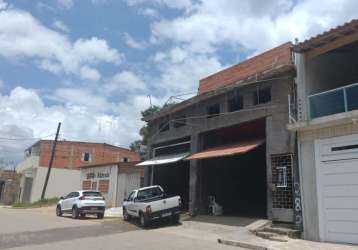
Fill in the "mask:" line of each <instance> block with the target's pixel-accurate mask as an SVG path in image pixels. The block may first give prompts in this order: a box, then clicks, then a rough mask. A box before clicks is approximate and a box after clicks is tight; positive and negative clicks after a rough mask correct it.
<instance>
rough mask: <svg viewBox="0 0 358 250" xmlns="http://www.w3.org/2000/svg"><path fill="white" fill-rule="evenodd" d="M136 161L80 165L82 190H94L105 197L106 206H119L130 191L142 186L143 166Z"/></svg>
mask: <svg viewBox="0 0 358 250" xmlns="http://www.w3.org/2000/svg"><path fill="white" fill-rule="evenodd" d="M137 163H138V162H113V163H103V164H94V165H86V166H82V167H81V184H82V189H83V190H96V191H99V192H101V193H102V195H103V196H104V198H105V199H106V206H107V207H121V206H122V203H123V200H124V198H126V197H127V196H128V195H129V194H130V192H131V191H133V190H134V189H138V188H140V187H141V186H143V182H144V168H143V167H138V166H136V164H137Z"/></svg>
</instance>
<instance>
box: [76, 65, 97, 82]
mask: <svg viewBox="0 0 358 250" xmlns="http://www.w3.org/2000/svg"><path fill="white" fill-rule="evenodd" d="M80 75H81V78H82V79H85V80H90V81H93V82H96V81H98V80H99V79H101V74H100V73H99V72H98V71H97V70H96V69H94V68H91V67H88V66H83V67H81V69H80Z"/></svg>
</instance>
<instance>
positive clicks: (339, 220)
mask: <svg viewBox="0 0 358 250" xmlns="http://www.w3.org/2000/svg"><path fill="white" fill-rule="evenodd" d="M316 159H317V162H316V165H317V188H318V204H319V205H318V206H319V228H320V237H321V240H323V241H332V242H345V243H355V244H358V136H353V137H352V136H349V137H339V138H333V139H327V140H319V141H317V142H316Z"/></svg>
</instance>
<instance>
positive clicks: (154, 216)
mask: <svg viewBox="0 0 358 250" xmlns="http://www.w3.org/2000/svg"><path fill="white" fill-rule="evenodd" d="M180 208H181V198H180V196H168V195H166V194H165V193H164V191H163V189H162V187H160V186H150V187H145V188H140V189H137V190H134V191H132V192H131V193H130V194H129V196H128V198H127V199H124V203H123V219H124V220H127V221H128V220H130V219H131V218H132V217H134V218H139V221H140V224H141V226H143V227H145V226H147V225H148V224H149V223H150V222H151V221H154V220H159V219H163V218H171V219H172V221H173V222H175V223H178V222H179V219H180Z"/></svg>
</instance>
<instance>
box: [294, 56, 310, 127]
mask: <svg viewBox="0 0 358 250" xmlns="http://www.w3.org/2000/svg"><path fill="white" fill-rule="evenodd" d="M295 63H296V68H297V78H296V83H297V119H298V120H299V121H306V120H307V119H308V116H307V114H308V113H307V112H308V102H307V98H306V94H307V87H306V86H307V83H306V82H307V77H306V73H307V72H306V59H305V56H304V54H301V53H295Z"/></svg>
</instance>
